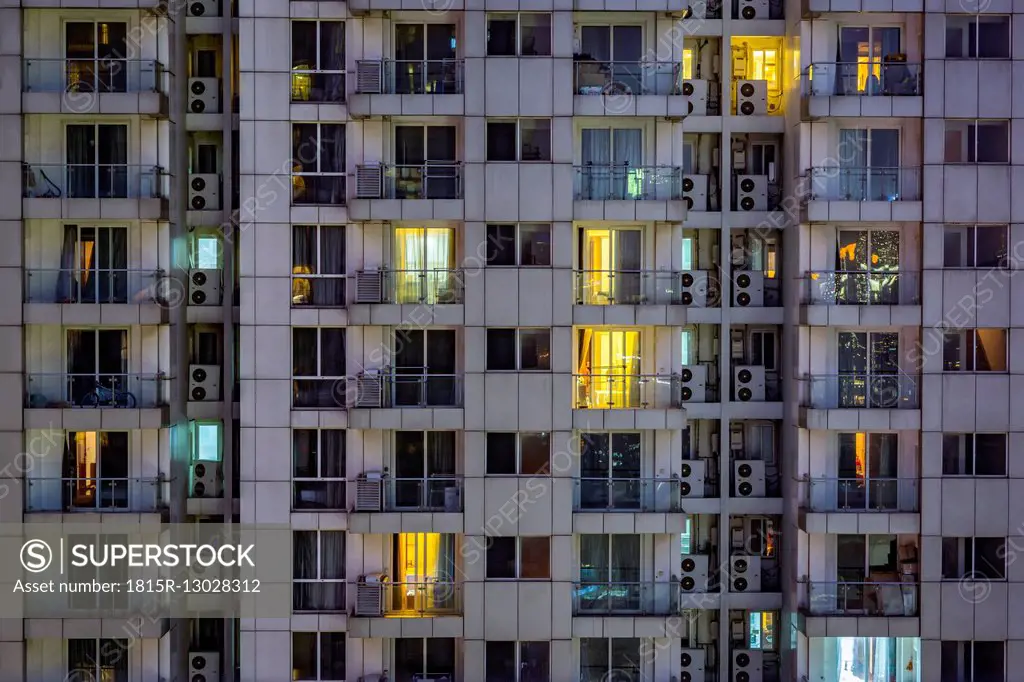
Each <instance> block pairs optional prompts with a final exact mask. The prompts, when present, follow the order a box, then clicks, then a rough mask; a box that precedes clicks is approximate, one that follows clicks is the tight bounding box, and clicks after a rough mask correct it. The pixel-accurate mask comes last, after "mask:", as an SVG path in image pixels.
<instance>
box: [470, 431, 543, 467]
mask: <svg viewBox="0 0 1024 682" xmlns="http://www.w3.org/2000/svg"><path fill="white" fill-rule="evenodd" d="M492 434H495V435H511V436H513V437H514V438H515V444H514V446H513V450H514V451H513V453H512V455H513V457H514V458H515V461H514V462H513V471H512V472H511V473H505V472H492V471H491V469H490V466H489V464H490V454H491V453H490V449H491V443H490V439H489V436H491V435H492ZM523 436H546V437H547V441H548V453H547V462H546V465H545V469H544V470H543V471H535V472H524V471H523ZM484 471H485V475H487V476H543V477H549V476H551V432H550V431H487V432H485V433H484Z"/></svg>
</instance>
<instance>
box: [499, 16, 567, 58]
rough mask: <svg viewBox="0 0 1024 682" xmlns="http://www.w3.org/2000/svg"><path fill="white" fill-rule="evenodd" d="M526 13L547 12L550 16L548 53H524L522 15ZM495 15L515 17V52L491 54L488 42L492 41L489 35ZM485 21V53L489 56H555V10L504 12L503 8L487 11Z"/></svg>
mask: <svg viewBox="0 0 1024 682" xmlns="http://www.w3.org/2000/svg"><path fill="white" fill-rule="evenodd" d="M524 14H546V15H547V16H548V53H547V54H523V22H522V16H523V15H524ZM495 15H502V16H507V17H512V16H514V17H515V24H516V31H515V33H516V37H515V50H514V54H491V53H490V50H489V49H488V44H489V43H490V40H489V39H488V36H489V34H490V32H491V17H492V16H495ZM484 22H485V23H484V30H485V33H484V37H485V40H484V55H485V56H487V57H505V58H506V59H511V58H513V57H515V58H519V59H522V58H524V57H526V58H529V57H540V58H546V59H550V58H551V57H552V56H553V54H554V45H553V43H554V40H553V39H552V38H553V36H554V24H555V18H554V13H553V12H519V11H508V12H502V11H501V10H495V11H491V12H487V13H486V16H485V17H484Z"/></svg>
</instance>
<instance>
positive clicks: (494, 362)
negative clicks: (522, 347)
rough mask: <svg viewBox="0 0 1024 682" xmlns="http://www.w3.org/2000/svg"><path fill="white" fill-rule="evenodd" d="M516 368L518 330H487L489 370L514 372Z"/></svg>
mask: <svg viewBox="0 0 1024 682" xmlns="http://www.w3.org/2000/svg"><path fill="white" fill-rule="evenodd" d="M515 368H516V330H515V329H488V330H487V369H488V370H514V369H515Z"/></svg>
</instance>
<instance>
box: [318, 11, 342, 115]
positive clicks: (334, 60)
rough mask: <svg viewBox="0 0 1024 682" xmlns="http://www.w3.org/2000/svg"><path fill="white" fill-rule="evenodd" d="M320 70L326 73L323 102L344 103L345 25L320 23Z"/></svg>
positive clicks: (336, 22) (338, 22) (329, 22)
mask: <svg viewBox="0 0 1024 682" xmlns="http://www.w3.org/2000/svg"><path fill="white" fill-rule="evenodd" d="M320 69H321V70H322V71H328V72H329V73H327V74H326V75H325V76H323V78H324V87H325V90H326V92H325V93H324V101H326V102H344V101H345V76H344V75H343V74H341V73H339V72H341V71H344V70H345V24H344V23H343V22H340V21H323V22H320Z"/></svg>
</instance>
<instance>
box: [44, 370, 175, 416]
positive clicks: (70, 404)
mask: <svg viewBox="0 0 1024 682" xmlns="http://www.w3.org/2000/svg"><path fill="white" fill-rule="evenodd" d="M167 382H168V377H167V376H166V375H164V374H162V373H159V374H127V373H98V374H29V375H28V376H27V379H26V387H25V407H26V408H29V409H61V408H121V409H136V408H155V407H162V406H164V405H166V404H167V398H166V392H167Z"/></svg>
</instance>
